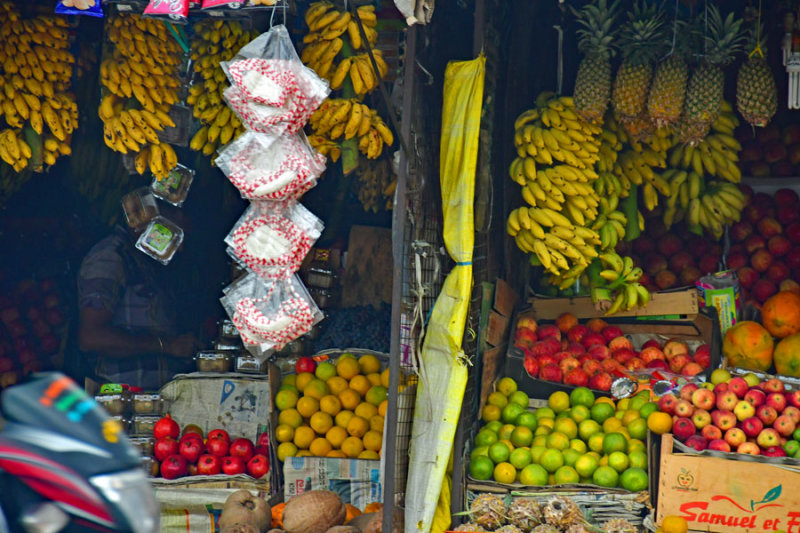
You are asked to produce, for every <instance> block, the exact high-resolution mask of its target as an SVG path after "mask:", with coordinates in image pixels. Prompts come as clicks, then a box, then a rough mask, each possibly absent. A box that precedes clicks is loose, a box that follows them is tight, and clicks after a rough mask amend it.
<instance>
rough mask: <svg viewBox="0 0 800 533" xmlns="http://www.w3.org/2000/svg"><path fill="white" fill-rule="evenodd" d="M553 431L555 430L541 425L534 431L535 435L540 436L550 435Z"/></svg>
mask: <svg viewBox="0 0 800 533" xmlns="http://www.w3.org/2000/svg"><path fill="white" fill-rule="evenodd" d="M552 432H553V430H552V429H550V428H549V427H547V426H539V427H537V428H536V431H534V432H533V435H534V436H535V437H538V436H539V435H549V434H550V433H552Z"/></svg>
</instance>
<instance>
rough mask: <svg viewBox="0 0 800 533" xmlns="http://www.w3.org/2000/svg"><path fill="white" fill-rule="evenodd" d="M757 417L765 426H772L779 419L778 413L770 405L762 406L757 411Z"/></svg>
mask: <svg viewBox="0 0 800 533" xmlns="http://www.w3.org/2000/svg"><path fill="white" fill-rule="evenodd" d="M756 416H757V417H758V419H759V420H761V422H762V423H763V424H764V425H765V426H771V425H772V423H773V422H775V419H777V418H778V411H776V410H775V409H774V408H773V407H770V406H768V405H762V406H760V407H759V408H758V409H756Z"/></svg>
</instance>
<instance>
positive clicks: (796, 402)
mask: <svg viewBox="0 0 800 533" xmlns="http://www.w3.org/2000/svg"><path fill="white" fill-rule="evenodd" d="M786 403H787V404H788V405H791V406H792V407H798V408H800V389H798V390H793V391H786Z"/></svg>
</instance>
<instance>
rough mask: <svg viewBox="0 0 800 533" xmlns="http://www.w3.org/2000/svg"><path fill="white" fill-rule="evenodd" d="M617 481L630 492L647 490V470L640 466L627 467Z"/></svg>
mask: <svg viewBox="0 0 800 533" xmlns="http://www.w3.org/2000/svg"><path fill="white" fill-rule="evenodd" d="M619 483H620V485H622V488H623V489H625V490H629V491H631V492H640V491H643V490H647V472H645V471H644V470H643V469H641V468H628V469H627V470H625V471H624V472H623V473H622V475H621V476H620V477H619Z"/></svg>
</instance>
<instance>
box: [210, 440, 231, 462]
mask: <svg viewBox="0 0 800 533" xmlns="http://www.w3.org/2000/svg"><path fill="white" fill-rule="evenodd" d="M229 447H230V443H229V442H228V441H226V440H225V439H223V438H220V437H216V438H211V437H209V438H208V439H207V440H206V449H207V450H208V453H210V454H211V455H216V456H217V457H225V456H226V455H228V448H229Z"/></svg>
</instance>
